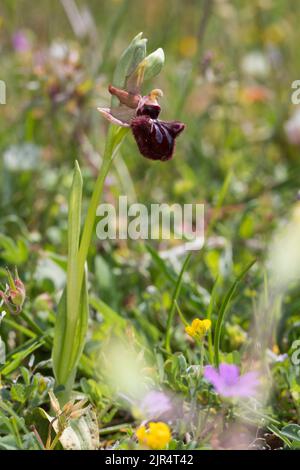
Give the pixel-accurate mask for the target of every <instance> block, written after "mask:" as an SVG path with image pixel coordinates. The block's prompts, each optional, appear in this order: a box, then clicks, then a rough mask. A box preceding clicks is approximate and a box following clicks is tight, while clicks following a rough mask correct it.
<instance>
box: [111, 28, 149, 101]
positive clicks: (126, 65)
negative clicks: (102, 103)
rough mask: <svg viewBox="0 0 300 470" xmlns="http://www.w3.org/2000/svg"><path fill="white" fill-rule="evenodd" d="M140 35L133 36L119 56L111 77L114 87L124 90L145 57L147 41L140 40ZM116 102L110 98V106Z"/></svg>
mask: <svg viewBox="0 0 300 470" xmlns="http://www.w3.org/2000/svg"><path fill="white" fill-rule="evenodd" d="M142 35H143V33H139V34H138V35H137V36H135V38H133V40H132V41H131V43H130V44H129V46H128V47H127V49H125V51H124V52H123V54H122V55H121V58H120V60H119V61H118V64H117V66H116V69H115V72H114V76H113V85H114V86H115V87H118V88H123V89H125V85H126V81H127V79H128V78H129V77H130V75H132V74H133V73H134V72H135V70H136V68H137V67H138V65H139V64H140V62H142V60H144V58H145V57H146V44H147V39H145V38H142ZM117 102H118V100H117V99H116V98H114V97H112V105H113V104H116V103H117Z"/></svg>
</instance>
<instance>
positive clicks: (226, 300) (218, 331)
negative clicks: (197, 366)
mask: <svg viewBox="0 0 300 470" xmlns="http://www.w3.org/2000/svg"><path fill="white" fill-rule="evenodd" d="M254 263H256V260H253V261H251V263H250V264H248V266H247V267H246V268H245V269H244V270H243V271H242V273H241V274H240V275H239V276H238V277H237V278H236V280H235V281H234V283H233V284H232V286H231V287H230V289H229V290H228V292H227V294H226V296H225V298H224V300H223V302H222V305H221V308H220V312H219V315H218V319H217V323H216V329H215V337H214V351H215V354H214V361H215V367H219V365H220V341H221V331H222V326H223V322H224V318H225V315H226V312H227V310H228V308H229V305H230V301H231V299H232V297H233V295H234V293H235V291H236V289H237V287H238V285H239V283H240V281H241V280H242V279H243V277H244V276H245V274H246V273H247V272H248V271H249V269H250V268H251V267H252V266H253V264H254Z"/></svg>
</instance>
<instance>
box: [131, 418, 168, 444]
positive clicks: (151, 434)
mask: <svg viewBox="0 0 300 470" xmlns="http://www.w3.org/2000/svg"><path fill="white" fill-rule="evenodd" d="M136 437H137V438H138V441H139V443H140V444H141V445H144V446H146V447H149V448H150V449H153V450H162V449H165V448H166V446H167V445H168V444H169V442H170V440H171V439H172V436H171V431H170V428H169V426H168V425H167V424H166V423H162V422H158V423H155V422H151V423H149V425H148V428H146V427H145V426H141V427H140V428H139V429H138V430H137V431H136Z"/></svg>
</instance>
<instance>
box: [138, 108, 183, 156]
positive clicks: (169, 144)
mask: <svg viewBox="0 0 300 470" xmlns="http://www.w3.org/2000/svg"><path fill="white" fill-rule="evenodd" d="M184 127H185V126H184V124H183V123H182V122H178V121H170V122H167V121H160V120H159V119H151V118H150V117H149V116H147V115H143V116H138V117H136V118H134V119H133V120H132V121H131V129H132V133H133V135H134V138H135V140H136V143H137V145H138V148H139V151H140V153H141V154H142V155H143V156H144V157H146V158H150V159H151V160H160V161H167V160H170V159H171V158H172V156H173V153H174V149H175V139H176V137H177V136H178V135H179V134H180V133H181V132H182V131H183V130H184Z"/></svg>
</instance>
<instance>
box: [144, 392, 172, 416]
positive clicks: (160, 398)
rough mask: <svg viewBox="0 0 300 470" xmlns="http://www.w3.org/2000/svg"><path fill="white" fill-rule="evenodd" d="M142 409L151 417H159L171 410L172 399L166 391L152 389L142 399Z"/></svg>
mask: <svg viewBox="0 0 300 470" xmlns="http://www.w3.org/2000/svg"><path fill="white" fill-rule="evenodd" d="M140 409H141V411H142V413H143V414H144V415H145V416H147V417H148V418H149V419H150V418H151V419H154V418H158V417H159V416H161V415H162V414H164V413H166V412H167V411H170V409H171V401H170V398H169V397H168V396H167V395H166V394H165V393H164V392H159V391H156V390H152V391H151V392H148V393H147V395H146V396H145V397H144V398H143V400H142V401H141V404H140Z"/></svg>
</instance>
